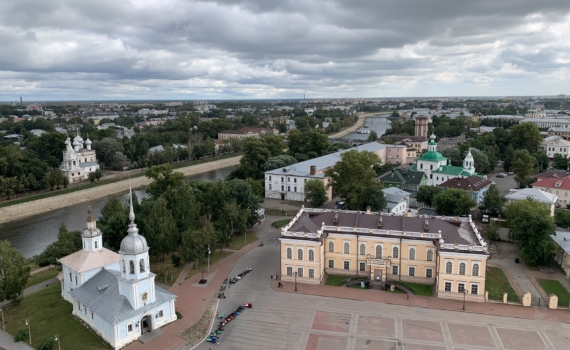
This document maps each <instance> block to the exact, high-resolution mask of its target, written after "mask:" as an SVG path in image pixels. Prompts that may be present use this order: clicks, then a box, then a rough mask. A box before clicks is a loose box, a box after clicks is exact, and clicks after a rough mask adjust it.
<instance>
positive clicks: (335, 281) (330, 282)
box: [325, 275, 356, 286]
mask: <svg viewBox="0 0 570 350" xmlns="http://www.w3.org/2000/svg"><path fill="white" fill-rule="evenodd" d="M352 277H356V276H346V275H327V281H326V282H325V284H326V285H327V286H341V285H343V282H344V281H346V280H347V279H349V278H352Z"/></svg>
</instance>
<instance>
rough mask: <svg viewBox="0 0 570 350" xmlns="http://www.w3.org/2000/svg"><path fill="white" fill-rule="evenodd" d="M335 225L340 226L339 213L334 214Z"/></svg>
mask: <svg viewBox="0 0 570 350" xmlns="http://www.w3.org/2000/svg"><path fill="white" fill-rule="evenodd" d="M333 224H335V225H338V213H335V214H334V218H333Z"/></svg>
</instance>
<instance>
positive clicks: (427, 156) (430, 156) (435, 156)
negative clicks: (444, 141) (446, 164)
mask: <svg viewBox="0 0 570 350" xmlns="http://www.w3.org/2000/svg"><path fill="white" fill-rule="evenodd" d="M419 160H427V161H432V162H436V161H440V160H447V158H445V157H444V156H443V155H442V154H441V153H439V152H437V151H427V152H426V153H424V154H423V155H422V156H421V157H420V159H419Z"/></svg>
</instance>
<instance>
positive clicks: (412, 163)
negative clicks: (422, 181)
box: [408, 162, 416, 165]
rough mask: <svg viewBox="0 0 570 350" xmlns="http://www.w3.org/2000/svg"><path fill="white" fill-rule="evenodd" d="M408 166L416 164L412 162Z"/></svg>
mask: <svg viewBox="0 0 570 350" xmlns="http://www.w3.org/2000/svg"><path fill="white" fill-rule="evenodd" d="M408 164H410V165H414V164H416V163H414V162H411V163H408Z"/></svg>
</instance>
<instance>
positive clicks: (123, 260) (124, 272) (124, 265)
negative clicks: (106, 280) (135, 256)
mask: <svg viewBox="0 0 570 350" xmlns="http://www.w3.org/2000/svg"><path fill="white" fill-rule="evenodd" d="M122 265H123V273H126V271H125V269H126V267H125V260H123V264H122Z"/></svg>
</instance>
